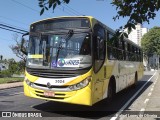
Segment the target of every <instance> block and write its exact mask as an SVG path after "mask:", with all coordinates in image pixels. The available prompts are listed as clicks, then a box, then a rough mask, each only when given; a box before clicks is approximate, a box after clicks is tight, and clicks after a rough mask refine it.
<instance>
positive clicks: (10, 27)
mask: <svg viewBox="0 0 160 120" xmlns="http://www.w3.org/2000/svg"><path fill="white" fill-rule="evenodd" d="M0 26H3V27H7V28H11V29H15V30H18V31H22V32H28V31H25V30H22V29H18V28H15V27H11V26H8V25H4V24H1V23H0Z"/></svg>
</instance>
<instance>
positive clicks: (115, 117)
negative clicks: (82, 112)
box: [110, 72, 157, 120]
mask: <svg viewBox="0 0 160 120" xmlns="http://www.w3.org/2000/svg"><path fill="white" fill-rule="evenodd" d="M156 73H157V72H155V73H154V74H153V76H152V77H150V78H149V79H148V80H147V82H146V83H145V84H144V85H143V86H142V87H141V88H140V89H139V90H138V91H137V92H136V93H135V94H134V95H133V96H132V97H131V98H130V99H129V100H128V101H127V102H126V104H125V105H124V106H123V107H122V108H121V109H120V110H119V111H118V112H117V113H116V114H115V116H114V117H112V118H111V119H110V120H116V119H117V118H118V116H119V115H120V114H121V113H122V112H123V111H124V109H125V108H126V107H127V106H128V105H129V104H130V103H131V101H132V100H133V99H134V98H135V97H136V96H137V95H138V94H139V93H140V92H141V90H142V89H143V88H144V87H145V86H146V85H147V83H148V82H150V81H151V79H152V78H153V77H154V76H155V75H156Z"/></svg>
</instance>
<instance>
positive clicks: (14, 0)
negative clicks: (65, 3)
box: [12, 0, 51, 17]
mask: <svg viewBox="0 0 160 120" xmlns="http://www.w3.org/2000/svg"><path fill="white" fill-rule="evenodd" d="M12 1H13V2H15V3H17V4H19V5H21V6H23V7H26V8H28V9H30V10H33V11H35V12H38V13H40V12H39V11H38V10H36V9H33V8H32V7H29V6H27V5H25V4H23V3H21V2H18V1H16V0H12ZM44 15H46V16H47V17H51V16H50V15H47V14H44Z"/></svg>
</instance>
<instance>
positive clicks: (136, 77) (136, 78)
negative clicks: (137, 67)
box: [133, 72, 138, 88]
mask: <svg viewBox="0 0 160 120" xmlns="http://www.w3.org/2000/svg"><path fill="white" fill-rule="evenodd" d="M137 82H138V75H137V72H136V73H135V77H134V84H133V88H136V86H137Z"/></svg>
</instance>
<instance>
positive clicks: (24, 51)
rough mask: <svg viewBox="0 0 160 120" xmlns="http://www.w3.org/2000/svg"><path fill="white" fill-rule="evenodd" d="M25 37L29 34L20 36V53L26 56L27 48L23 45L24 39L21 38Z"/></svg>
mask: <svg viewBox="0 0 160 120" xmlns="http://www.w3.org/2000/svg"><path fill="white" fill-rule="evenodd" d="M26 35H29V33H26V34H24V35H22V40H21V52H22V53H23V54H25V55H27V54H28V52H27V48H26V47H25V46H24V44H25V42H26V41H25V39H24V38H23V37H24V36H26Z"/></svg>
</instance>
